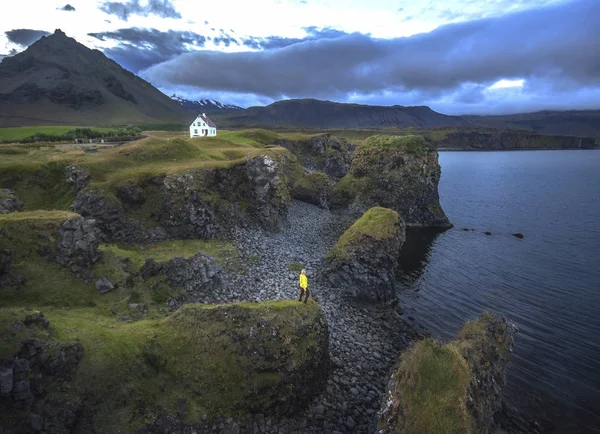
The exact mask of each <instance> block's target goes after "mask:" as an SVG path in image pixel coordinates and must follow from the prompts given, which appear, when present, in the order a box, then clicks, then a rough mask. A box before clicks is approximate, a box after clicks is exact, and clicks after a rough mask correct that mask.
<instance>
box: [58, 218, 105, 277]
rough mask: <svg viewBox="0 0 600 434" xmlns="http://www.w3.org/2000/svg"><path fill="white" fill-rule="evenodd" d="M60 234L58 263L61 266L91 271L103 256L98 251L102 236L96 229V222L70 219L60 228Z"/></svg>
mask: <svg viewBox="0 0 600 434" xmlns="http://www.w3.org/2000/svg"><path fill="white" fill-rule="evenodd" d="M58 234H59V237H60V242H59V245H58V254H57V256H56V262H58V263H59V264H60V265H63V266H65V267H71V266H73V265H76V266H77V267H80V268H87V269H89V268H91V267H92V265H93V264H94V263H96V261H98V259H100V257H101V256H102V252H101V251H100V250H99V249H98V246H99V239H100V237H101V236H102V234H101V233H100V231H99V230H98V229H97V228H96V221H95V220H93V219H87V220H85V219H83V218H74V219H69V220H67V221H65V222H64V223H63V224H62V225H61V226H60V228H59V230H58Z"/></svg>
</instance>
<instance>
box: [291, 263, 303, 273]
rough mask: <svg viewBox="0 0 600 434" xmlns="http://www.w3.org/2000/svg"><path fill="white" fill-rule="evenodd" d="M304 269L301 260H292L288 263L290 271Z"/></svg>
mask: <svg viewBox="0 0 600 434" xmlns="http://www.w3.org/2000/svg"><path fill="white" fill-rule="evenodd" d="M303 269H304V265H303V264H302V263H301V262H299V261H292V262H290V263H289V264H288V271H295V272H297V273H299V272H301V271H302V270H303Z"/></svg>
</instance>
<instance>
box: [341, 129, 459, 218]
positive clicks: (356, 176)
mask: <svg viewBox="0 0 600 434" xmlns="http://www.w3.org/2000/svg"><path fill="white" fill-rule="evenodd" d="M440 175H441V169H440V165H439V163H438V153H437V151H436V150H435V149H434V148H433V147H432V146H431V145H429V144H428V143H427V142H426V141H425V140H424V139H423V138H422V137H420V136H382V135H377V136H372V137H369V138H368V139H366V140H364V141H363V142H362V143H361V144H360V145H359V146H358V148H357V149H356V151H355V152H354V154H353V155H352V163H351V165H350V171H349V173H348V174H347V175H346V176H345V177H344V178H342V179H341V180H340V182H339V183H338V184H337V185H336V186H335V188H334V191H333V197H332V202H333V203H334V204H335V205H337V206H340V207H343V206H347V205H348V204H352V203H354V204H355V205H358V206H359V207H363V208H364V209H367V208H369V207H372V206H382V207H385V208H390V209H393V210H395V211H396V212H398V213H399V214H400V215H401V216H402V218H403V219H404V221H405V222H406V226H407V227H438V228H449V227H451V226H452V225H451V224H450V222H449V221H448V218H447V217H446V215H445V214H444V211H443V210H442V207H441V206H440V202H439V194H438V183H439V180H440Z"/></svg>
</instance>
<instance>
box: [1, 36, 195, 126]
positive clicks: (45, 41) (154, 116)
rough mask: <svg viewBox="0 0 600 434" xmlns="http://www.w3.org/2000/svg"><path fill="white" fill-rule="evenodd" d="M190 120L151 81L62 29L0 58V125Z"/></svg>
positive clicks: (182, 121) (105, 123)
mask: <svg viewBox="0 0 600 434" xmlns="http://www.w3.org/2000/svg"><path fill="white" fill-rule="evenodd" d="M189 121H190V113H189V112H188V111H187V110H185V109H184V108H182V107H181V106H180V105H179V104H177V103H176V102H175V101H173V100H172V99H171V98H169V97H168V96H166V95H165V94H163V93H162V92H160V91H159V90H158V89H156V88H155V87H154V86H152V85H151V84H150V83H148V82H147V81H145V80H143V79H141V78H139V77H137V76H136V75H135V74H133V73H131V72H129V71H127V70H125V69H123V68H122V67H121V66H119V65H118V64H117V63H116V62H114V61H113V60H110V59H109V58H107V57H106V56H105V55H104V54H102V53H101V52H100V51H98V50H90V49H89V48H87V47H85V46H84V45H82V44H80V43H78V42H77V41H75V40H74V39H72V38H69V37H67V35H65V34H64V33H63V32H62V31H60V30H56V31H55V32H54V34H52V35H49V36H46V37H43V38H41V39H40V40H38V41H37V42H35V43H33V44H32V45H31V46H30V47H29V48H27V49H26V50H25V51H23V52H22V53H19V54H17V55H15V56H12V57H7V58H5V59H3V60H2V63H0V126H21V125H124V124H130V123H137V124H139V123H163V124H164V123H182V124H187V123H188V122H189Z"/></svg>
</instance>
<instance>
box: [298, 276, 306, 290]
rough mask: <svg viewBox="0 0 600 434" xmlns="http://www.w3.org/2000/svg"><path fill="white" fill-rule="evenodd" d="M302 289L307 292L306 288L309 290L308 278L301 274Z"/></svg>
mask: <svg viewBox="0 0 600 434" xmlns="http://www.w3.org/2000/svg"><path fill="white" fill-rule="evenodd" d="M300 288H302V289H304V290H306V288H308V278H307V277H306V274H301V275H300Z"/></svg>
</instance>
